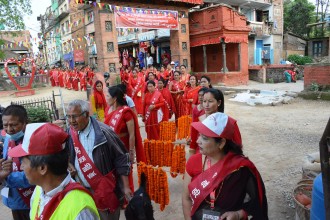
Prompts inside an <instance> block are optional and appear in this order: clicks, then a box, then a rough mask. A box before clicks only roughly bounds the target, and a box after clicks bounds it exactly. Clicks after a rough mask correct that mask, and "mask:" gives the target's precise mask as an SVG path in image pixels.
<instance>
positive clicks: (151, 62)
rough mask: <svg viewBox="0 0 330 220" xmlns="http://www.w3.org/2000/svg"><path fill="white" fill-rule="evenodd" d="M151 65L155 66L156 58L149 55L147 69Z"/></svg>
mask: <svg viewBox="0 0 330 220" xmlns="http://www.w3.org/2000/svg"><path fill="white" fill-rule="evenodd" d="M149 65H154V58H152V56H150V53H147V67H149Z"/></svg>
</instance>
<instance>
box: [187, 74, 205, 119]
mask: <svg viewBox="0 0 330 220" xmlns="http://www.w3.org/2000/svg"><path fill="white" fill-rule="evenodd" d="M197 82H198V80H197V76H195V75H191V76H190V77H189V84H190V86H189V87H187V88H186V89H185V91H184V94H183V101H184V102H185V103H186V114H187V115H191V114H192V110H193V108H194V107H195V106H196V104H195V103H197V102H198V91H199V89H200V88H201V87H200V86H198V85H197Z"/></svg>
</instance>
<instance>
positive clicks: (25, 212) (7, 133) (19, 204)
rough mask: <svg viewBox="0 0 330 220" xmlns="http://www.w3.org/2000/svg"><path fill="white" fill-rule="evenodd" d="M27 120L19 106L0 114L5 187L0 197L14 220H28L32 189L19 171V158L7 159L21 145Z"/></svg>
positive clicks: (0, 162) (0, 171) (1, 170)
mask: <svg viewBox="0 0 330 220" xmlns="http://www.w3.org/2000/svg"><path fill="white" fill-rule="evenodd" d="M27 119H28V116H27V112H26V110H25V108H24V107H23V106H20V105H10V106H8V107H7V108H6V109H5V110H4V111H3V113H2V121H3V128H4V130H3V131H2V132H1V133H2V134H1V135H2V136H4V137H5V139H4V143H3V159H1V160H0V181H5V184H4V185H5V187H4V188H3V189H2V191H1V195H2V201H3V204H5V205H6V206H7V207H8V208H10V209H11V211H12V215H13V219H14V220H24V219H30V218H29V211H30V197H31V195H32V192H33V187H32V186H31V185H30V184H29V182H28V180H27V179H26V176H25V174H24V172H23V171H22V170H21V161H20V160H19V158H17V157H14V158H8V151H9V150H10V149H14V148H16V146H17V145H19V144H21V143H22V140H23V137H24V131H25V127H26V124H27Z"/></svg>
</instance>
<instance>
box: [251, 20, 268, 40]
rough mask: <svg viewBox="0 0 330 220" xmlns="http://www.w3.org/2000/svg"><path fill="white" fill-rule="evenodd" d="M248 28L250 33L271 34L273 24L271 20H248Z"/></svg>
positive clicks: (258, 34) (258, 35)
mask: <svg viewBox="0 0 330 220" xmlns="http://www.w3.org/2000/svg"><path fill="white" fill-rule="evenodd" d="M250 28H251V31H250V33H249V34H250V35H256V36H257V37H262V36H269V35H271V34H272V28H273V26H272V23H271V22H267V23H266V22H258V21H250Z"/></svg>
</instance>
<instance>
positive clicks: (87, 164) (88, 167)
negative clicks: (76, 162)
mask: <svg viewBox="0 0 330 220" xmlns="http://www.w3.org/2000/svg"><path fill="white" fill-rule="evenodd" d="M90 169H92V166H91V164H90V163H86V164H85V165H84V167H83V168H82V170H83V172H84V173H86V172H87V171H88V170H90Z"/></svg>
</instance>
